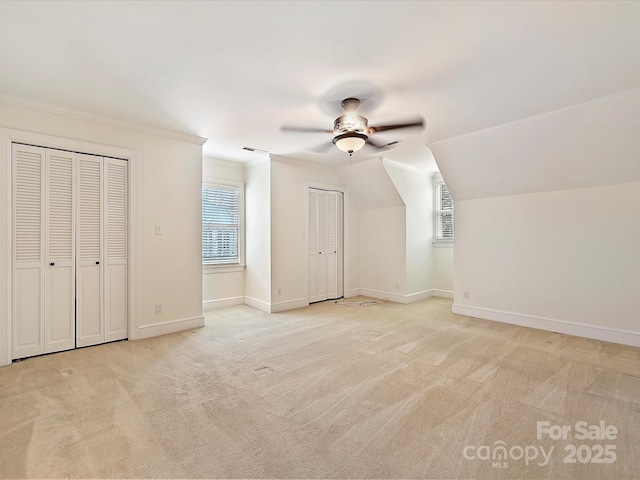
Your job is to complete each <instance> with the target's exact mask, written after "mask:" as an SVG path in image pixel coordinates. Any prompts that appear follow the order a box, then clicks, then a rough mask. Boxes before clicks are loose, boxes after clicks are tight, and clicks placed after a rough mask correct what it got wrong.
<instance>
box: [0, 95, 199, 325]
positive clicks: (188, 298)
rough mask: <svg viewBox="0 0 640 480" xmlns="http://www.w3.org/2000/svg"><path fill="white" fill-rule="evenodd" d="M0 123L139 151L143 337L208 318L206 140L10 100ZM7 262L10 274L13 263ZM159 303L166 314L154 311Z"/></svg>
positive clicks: (138, 303) (138, 308)
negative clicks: (204, 253)
mask: <svg viewBox="0 0 640 480" xmlns="http://www.w3.org/2000/svg"><path fill="white" fill-rule="evenodd" d="M0 127H4V128H9V129H15V130H21V131H28V132H35V133H38V134H43V135H50V136H55V137H62V138H66V139H72V140H73V141H82V142H89V143H93V144H100V145H106V146H110V147H119V148H122V149H130V150H134V151H137V152H138V158H139V165H140V171H139V174H140V176H139V212H138V226H137V227H138V229H139V238H138V250H139V257H138V264H137V265H136V266H135V268H136V270H137V273H138V280H139V290H138V298H135V299H133V301H134V302H135V305H134V308H135V309H136V312H137V319H138V325H139V327H140V330H139V332H138V333H139V336H140V337H144V336H151V335H155V334H160V333H167V332H168V331H175V330H178V329H180V328H185V327H188V326H194V325H201V324H202V260H201V242H202V233H201V232H202V227H201V193H200V192H201V184H202V147H201V145H200V144H197V143H190V142H187V141H180V140H177V139H171V138H165V137H162V136H157V135H151V134H147V133H142V132H140V131H134V130H129V129H125V128H119V127H115V126H110V125H106V124H103V123H98V122H91V121H86V120H83V119H79V118H72V117H69V116H64V115H60V114H55V113H49V112H45V111H40V110H36V109H31V108H25V107H20V106H16V105H9V104H4V103H2V104H0ZM3 189H4V185H3ZM156 224H161V225H162V226H163V230H164V234H163V235H155V225H156ZM6 225H7V224H6V222H5V223H4V224H3V229H4V228H8V227H7V226H6ZM1 268H2V269H3V272H2V274H3V277H4V276H5V274H6V269H7V268H10V267H9V265H2V267H1ZM157 303H162V304H163V306H164V314H161V315H156V313H155V305H156V304H157Z"/></svg>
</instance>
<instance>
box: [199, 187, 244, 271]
mask: <svg viewBox="0 0 640 480" xmlns="http://www.w3.org/2000/svg"><path fill="white" fill-rule="evenodd" d="M242 209H243V207H242V186H241V185H238V186H230V185H214V184H205V185H203V187H202V264H203V265H205V266H220V265H222V266H224V265H236V266H237V265H242V262H243V258H242V235H243V232H242V226H243V225H242V224H243V218H242V217H243V215H242V213H243V212H242Z"/></svg>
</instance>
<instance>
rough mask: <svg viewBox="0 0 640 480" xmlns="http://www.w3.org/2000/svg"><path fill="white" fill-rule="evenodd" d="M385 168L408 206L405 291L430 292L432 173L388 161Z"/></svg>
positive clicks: (407, 292) (411, 292) (432, 262)
mask: <svg viewBox="0 0 640 480" xmlns="http://www.w3.org/2000/svg"><path fill="white" fill-rule="evenodd" d="M384 168H385V169H386V171H387V172H388V174H389V176H390V177H391V180H392V181H393V184H394V185H395V187H396V188H397V190H398V193H399V194H400V196H401V197H402V200H403V201H404V204H405V205H406V212H405V213H406V222H405V224H406V240H405V243H406V252H405V254H406V259H405V263H406V270H407V275H406V282H405V283H406V285H405V289H404V294H405V295H407V296H408V297H409V298H411V297H413V296H416V295H421V296H425V295H429V294H431V293H432V292H431V290H432V289H433V288H434V286H433V285H434V269H433V267H434V255H433V250H434V249H433V244H432V242H433V181H432V175H431V174H428V173H427V172H421V171H418V170H416V169H410V168H407V167H404V166H401V165H398V164H393V163H391V162H386V161H385V162H384ZM451 269H452V270H453V264H451Z"/></svg>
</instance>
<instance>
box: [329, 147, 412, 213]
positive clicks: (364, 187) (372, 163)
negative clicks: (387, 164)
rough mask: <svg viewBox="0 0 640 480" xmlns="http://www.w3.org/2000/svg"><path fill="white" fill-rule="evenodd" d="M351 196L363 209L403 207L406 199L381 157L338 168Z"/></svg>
mask: <svg viewBox="0 0 640 480" xmlns="http://www.w3.org/2000/svg"><path fill="white" fill-rule="evenodd" d="M338 175H340V177H341V178H342V179H343V180H344V182H345V185H346V186H347V188H348V189H349V192H350V193H351V198H353V200H354V201H355V202H356V205H358V207H360V208H363V209H374V208H390V207H403V206H404V201H403V200H402V197H401V196H400V194H399V193H398V190H397V188H396V186H395V185H394V184H393V181H392V180H391V177H390V176H389V174H388V173H387V170H386V169H385V168H384V164H383V162H382V159H381V158H371V159H369V160H364V161H362V162H358V163H354V164H352V165H347V166H345V167H341V168H340V169H338Z"/></svg>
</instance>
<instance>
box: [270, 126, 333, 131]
mask: <svg viewBox="0 0 640 480" xmlns="http://www.w3.org/2000/svg"><path fill="white" fill-rule="evenodd" d="M280 130H281V131H283V132H303V133H304V132H306V133H333V130H327V129H326V128H316V127H292V126H290V125H283V126H281V127H280Z"/></svg>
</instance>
